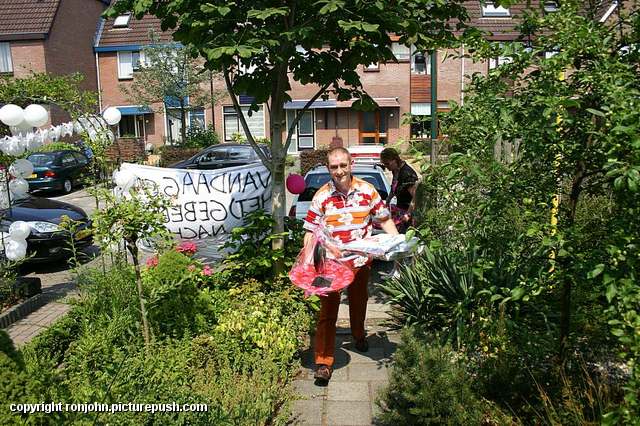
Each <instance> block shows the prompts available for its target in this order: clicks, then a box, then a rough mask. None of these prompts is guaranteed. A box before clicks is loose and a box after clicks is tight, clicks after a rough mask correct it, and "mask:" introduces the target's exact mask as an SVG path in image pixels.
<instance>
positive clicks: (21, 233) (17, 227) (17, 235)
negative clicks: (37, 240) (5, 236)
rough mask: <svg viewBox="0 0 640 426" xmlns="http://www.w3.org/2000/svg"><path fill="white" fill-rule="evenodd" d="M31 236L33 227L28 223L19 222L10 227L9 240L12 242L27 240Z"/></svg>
mask: <svg viewBox="0 0 640 426" xmlns="http://www.w3.org/2000/svg"><path fill="white" fill-rule="evenodd" d="M29 234H31V227H30V226H29V224H28V223H27V222H24V221H22V220H18V221H16V222H13V223H12V224H11V225H10V226H9V238H11V239H12V240H15V241H20V240H25V239H26V238H27V237H28V236H29Z"/></svg>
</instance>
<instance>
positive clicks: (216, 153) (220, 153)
mask: <svg viewBox="0 0 640 426" xmlns="http://www.w3.org/2000/svg"><path fill="white" fill-rule="evenodd" d="M226 159H227V149H213V150H211V151H208V152H206V153H205V154H204V155H203V156H202V157H200V160H199V161H201V162H205V163H210V162H212V161H221V160H226Z"/></svg>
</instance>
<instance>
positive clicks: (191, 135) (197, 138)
mask: <svg viewBox="0 0 640 426" xmlns="http://www.w3.org/2000/svg"><path fill="white" fill-rule="evenodd" d="M219 143H220V136H218V134H217V133H216V132H215V130H214V129H212V128H208V129H203V128H202V127H198V126H192V127H189V128H188V129H187V139H186V141H185V143H183V144H181V146H183V147H185V148H206V147H208V146H211V145H216V144H219Z"/></svg>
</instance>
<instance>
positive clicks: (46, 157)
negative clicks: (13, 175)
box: [27, 152, 56, 167]
mask: <svg viewBox="0 0 640 426" xmlns="http://www.w3.org/2000/svg"><path fill="white" fill-rule="evenodd" d="M55 159H56V155H55V154H51V153H47V152H41V153H37V154H31V155H30V156H28V157H27V160H29V161H31V164H33V165H34V166H35V167H42V166H48V165H49V164H53V162H54V161H55Z"/></svg>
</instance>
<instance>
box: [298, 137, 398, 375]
mask: <svg viewBox="0 0 640 426" xmlns="http://www.w3.org/2000/svg"><path fill="white" fill-rule="evenodd" d="M352 164H353V163H352V160H351V155H350V154H349V151H347V150H346V149H345V148H342V147H338V148H333V149H331V150H330V151H329V152H328V153H327V167H328V169H329V174H330V175H331V180H330V181H329V182H328V183H327V184H325V185H324V186H322V187H321V188H320V189H318V191H317V192H316V194H315V196H314V197H313V200H312V201H311V207H310V208H309V212H308V213H307V217H306V218H305V222H304V228H305V229H306V230H307V231H308V232H307V233H306V235H305V237H304V242H305V247H308V246H309V243H310V241H311V238H312V235H313V231H314V230H315V229H316V227H317V226H318V225H320V224H324V225H325V226H326V227H327V229H328V231H329V232H330V233H331V235H332V236H333V238H335V239H336V240H339V241H341V242H343V243H347V242H350V241H354V240H357V239H360V238H366V237H368V236H370V235H371V232H372V227H373V226H372V223H373V221H378V222H379V223H380V225H381V227H382V229H383V230H384V231H385V232H387V233H389V234H392V235H395V234H397V233H398V231H397V229H396V226H395V225H394V223H393V220H391V215H390V214H389V211H388V210H387V208H386V206H385V204H384V201H383V200H382V198H381V197H380V195H379V194H378V191H376V189H375V188H374V187H373V185H371V184H370V183H368V182H366V181H364V180H362V179H358V178H356V177H355V176H353V175H352V174H351V166H352ZM329 251H330V253H329V256H330V257H334V258H338V259H340V260H342V261H343V262H345V263H346V264H348V265H349V266H351V267H352V268H353V270H354V279H353V283H351V285H350V286H349V287H348V296H349V321H350V323H351V334H352V335H353V338H354V340H355V347H356V349H357V350H358V351H360V352H366V351H367V350H368V349H369V345H368V343H367V340H366V335H365V330H364V320H365V316H366V312H367V299H368V298H369V295H368V289H367V285H368V283H369V273H370V267H369V263H370V260H369V259H368V258H367V257H366V256H348V257H342V253H340V252H339V251H338V250H337V249H330V250H329ZM339 306H340V293H338V292H336V293H329V294H328V295H327V296H325V297H322V298H321V308H320V314H319V319H318V325H317V328H316V335H315V363H316V366H317V369H316V373H315V378H316V379H317V380H318V381H320V382H324V383H326V382H328V381H329V379H331V374H332V372H333V361H334V352H335V340H336V321H337V319H338V307H339Z"/></svg>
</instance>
